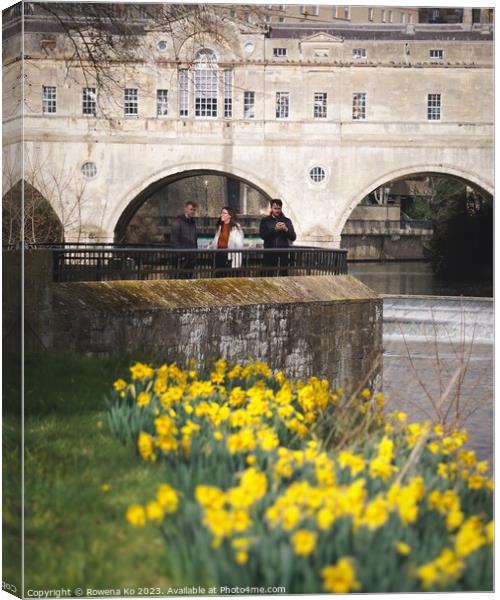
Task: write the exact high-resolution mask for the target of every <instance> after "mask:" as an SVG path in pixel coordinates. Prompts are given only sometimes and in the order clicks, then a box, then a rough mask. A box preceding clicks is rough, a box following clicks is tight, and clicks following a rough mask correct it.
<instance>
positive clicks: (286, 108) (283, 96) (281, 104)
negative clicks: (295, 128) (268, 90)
mask: <svg viewBox="0 0 500 600" xmlns="http://www.w3.org/2000/svg"><path fill="white" fill-rule="evenodd" d="M289 114H290V93H289V92H276V118H277V119H288V116H289Z"/></svg>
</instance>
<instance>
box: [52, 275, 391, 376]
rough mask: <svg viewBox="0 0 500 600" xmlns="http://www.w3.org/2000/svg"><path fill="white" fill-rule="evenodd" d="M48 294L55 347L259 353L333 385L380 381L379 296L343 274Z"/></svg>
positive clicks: (209, 357) (234, 356) (250, 356)
mask: <svg viewBox="0 0 500 600" xmlns="http://www.w3.org/2000/svg"><path fill="white" fill-rule="evenodd" d="M52 293H53V314H52V327H51V330H52V335H53V343H52V349H53V350H56V351H75V352H91V353H96V354H99V353H103V354H112V353H132V354H133V355H135V356H137V358H138V359H141V358H142V357H144V356H145V355H146V354H147V355H149V356H151V355H154V356H158V360H161V361H177V362H178V363H179V364H183V363H186V362H187V361H188V360H189V359H196V361H198V363H199V364H200V366H201V367H202V368H209V367H210V366H211V365H212V364H213V362H214V361H215V360H217V359H218V358H220V357H223V358H226V359H227V360H229V361H230V362H236V361H241V362H248V361H250V360H263V361H266V362H267V363H269V364H270V366H271V367H272V368H273V369H283V370H284V371H285V372H286V374H287V375H289V376H293V377H308V376H311V375H316V376H320V377H326V378H328V379H329V380H330V381H331V382H332V383H333V384H334V385H337V386H345V387H349V386H354V387H355V386H357V385H359V384H360V383H362V382H363V381H364V380H366V383H372V384H375V385H377V384H378V383H379V382H380V375H381V357H382V301H381V299H380V298H379V297H378V296H377V295H376V294H375V293H374V292H373V291H372V290H370V289H369V288H367V287H366V286H365V285H363V284H362V283H361V282H359V281H358V280H357V279H355V278H354V277H351V276H347V275H346V276H335V277H321V276H317V277H283V278H252V279H251V278H241V279H240V278H239V279H220V280H190V281H185V280H162V281H143V282H136V281H115V282H102V283H94V282H92V283H90V282H89V283H84V282H83V283H82V282H81V283H65V284H55V285H53V286H52ZM374 365H377V366H375V367H374Z"/></svg>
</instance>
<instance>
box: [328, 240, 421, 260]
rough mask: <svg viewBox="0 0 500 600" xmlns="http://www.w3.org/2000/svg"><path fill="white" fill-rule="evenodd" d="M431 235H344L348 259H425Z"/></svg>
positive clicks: (343, 244) (343, 245) (342, 244)
mask: <svg viewBox="0 0 500 600" xmlns="http://www.w3.org/2000/svg"><path fill="white" fill-rule="evenodd" d="M429 239H430V236H429V235H407V234H405V235H389V234H367V235H349V234H344V235H342V241H341V244H340V247H341V248H344V249H345V250H347V260H377V261H380V260H423V259H424V253H423V249H424V244H425V243H426V242H428V240H429Z"/></svg>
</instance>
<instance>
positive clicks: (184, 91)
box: [179, 69, 189, 117]
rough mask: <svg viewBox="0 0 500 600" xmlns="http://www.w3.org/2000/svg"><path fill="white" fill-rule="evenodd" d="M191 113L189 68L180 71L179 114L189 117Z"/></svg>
mask: <svg viewBox="0 0 500 600" xmlns="http://www.w3.org/2000/svg"><path fill="white" fill-rule="evenodd" d="M188 114H189V79H188V71H187V69H181V70H180V71H179V116H180V117H187V116H188Z"/></svg>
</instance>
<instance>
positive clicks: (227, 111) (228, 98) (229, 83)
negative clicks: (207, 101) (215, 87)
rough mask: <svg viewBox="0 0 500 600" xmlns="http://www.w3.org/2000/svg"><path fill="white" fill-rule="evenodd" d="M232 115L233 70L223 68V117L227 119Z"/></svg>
mask: <svg viewBox="0 0 500 600" xmlns="http://www.w3.org/2000/svg"><path fill="white" fill-rule="evenodd" d="M232 116H233V71H232V69H225V70H224V117H225V118H226V119H229V118H231V117H232Z"/></svg>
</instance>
